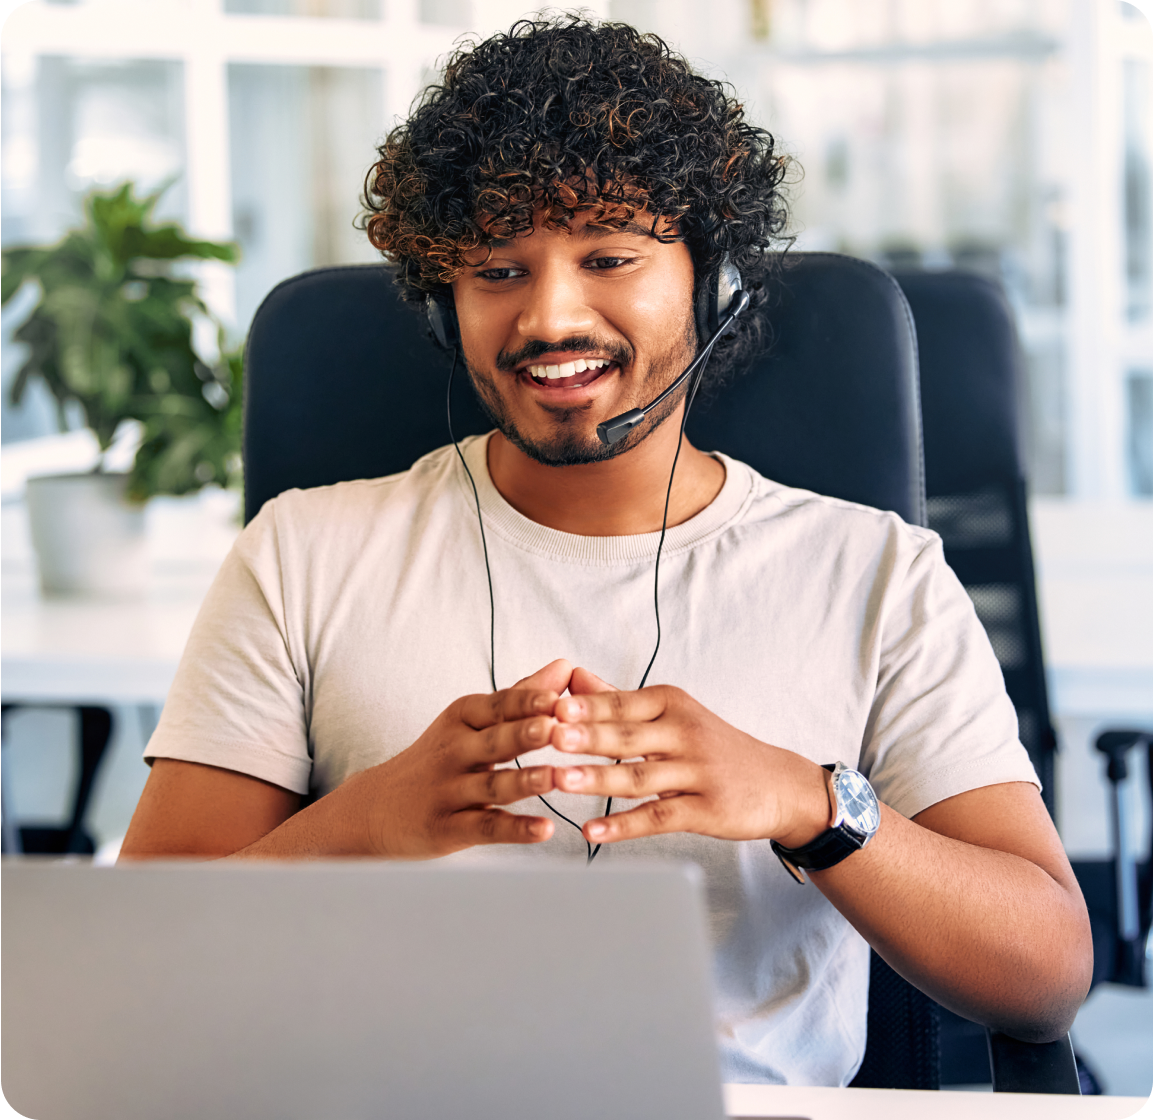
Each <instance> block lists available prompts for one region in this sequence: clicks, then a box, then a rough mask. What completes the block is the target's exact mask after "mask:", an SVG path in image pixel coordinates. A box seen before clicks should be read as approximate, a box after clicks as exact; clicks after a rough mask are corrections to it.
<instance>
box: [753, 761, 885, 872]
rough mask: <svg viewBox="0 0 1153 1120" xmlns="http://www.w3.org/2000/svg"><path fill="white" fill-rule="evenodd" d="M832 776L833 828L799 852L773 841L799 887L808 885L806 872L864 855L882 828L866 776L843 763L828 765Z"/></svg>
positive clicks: (786, 868)
mask: <svg viewBox="0 0 1153 1120" xmlns="http://www.w3.org/2000/svg"><path fill="white" fill-rule="evenodd" d="M824 768H825V769H826V770H829V771H831V772H832V775H833V778H832V782H833V799H834V801H835V802H836V804H837V811H836V815H835V816H834V817H833V823H832V826H831V827H830V828H829V830H828V831H827V832H822V833H821V835H820V836H818V837H817V838H816V839H815V840H811V841H809V843H807V844H803V845H801V847H799V848H786V847H785V846H784V845H782V844H778V843H777V842H776V841H775V840H772V841H770V843H771V844H772V847H773V851H774V852H776V853H777V859H779V860H780V861H781V863H783V864H784V865H785V870H786V871H787V872H788V873H789V874H790V875H792V877H793V878H794V879H796V881H797V882H798V883H804V881H805V876H804V875H803V874H802V869H804V870H805V871H824V870H825V869H826V868H829V867H835V866H836V865H837V864H838V863H840V862H841V860H843V859H844V858H845V857H846V856H851V855H852V854H853V853H854V852H857V851H860V850H861V848H863V847H864V846H865V845H866V844H867V843H868V842H869V841H870V840H872V838H873V837H874V836H876V835H877V829H878V828H880V826H881V806H880V805H879V803H878V802H877V795H876V794H875V793H874V792H873V787H872V786H871V785H869V780H868V779H867V778H866V777H865V775H864V774H860V773H858V772H857V771H856V770H850V769H849V768H848V767H847V766H846V765H845V764H844V763H843V762H838V763H837V764H836V765H834V764H833V763H831V762H829V763H826V764H825V767H824Z"/></svg>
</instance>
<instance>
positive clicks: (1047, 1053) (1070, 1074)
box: [986, 1031, 1081, 1096]
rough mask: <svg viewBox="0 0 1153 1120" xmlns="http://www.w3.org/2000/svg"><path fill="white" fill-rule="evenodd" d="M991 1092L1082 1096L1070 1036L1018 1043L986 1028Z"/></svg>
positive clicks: (1005, 1035)
mask: <svg viewBox="0 0 1153 1120" xmlns="http://www.w3.org/2000/svg"><path fill="white" fill-rule="evenodd" d="M986 1033H987V1035H988V1037H989V1068H990V1069H991V1070H992V1073H993V1092H994V1093H1066V1094H1070V1095H1073V1096H1080V1095H1081V1082H1080V1080H1079V1079H1078V1077H1077V1060H1076V1059H1075V1058H1074V1057H1073V1043H1072V1042H1071V1041H1070V1039H1069V1036H1068V1035H1065V1036H1064V1037H1063V1038H1059V1039H1057V1040H1056V1041H1055V1042H1040V1043H1037V1042H1018V1041H1017V1039H1015V1038H1010V1037H1009V1036H1008V1035H1007V1034H1001V1032H1000V1031H987V1032H986Z"/></svg>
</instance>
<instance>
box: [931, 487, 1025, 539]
mask: <svg viewBox="0 0 1153 1120" xmlns="http://www.w3.org/2000/svg"><path fill="white" fill-rule="evenodd" d="M925 508H926V512H927V513H928V515H929V528H930V529H933V530H935V531H936V532H938V533H940V534H941V540H942V541H943V542H944V544H945V547H946V548H998V547H1005V546H1006V545H1012V543H1013V536H1014V533H1013V511H1012V509H1011V508H1010V506H1009V503H1008V502H1007V501H1006V500H1005V495H1004V494H1003V493H1001V492H1000V491H997V490H982V491H978V492H977V493H975V494H948V495H945V496H937V497H933V498H927V499H926V501H925Z"/></svg>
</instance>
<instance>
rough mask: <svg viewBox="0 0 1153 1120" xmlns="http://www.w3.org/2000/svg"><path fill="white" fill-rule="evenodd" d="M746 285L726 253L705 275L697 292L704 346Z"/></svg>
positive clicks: (699, 329) (697, 306) (701, 339)
mask: <svg viewBox="0 0 1153 1120" xmlns="http://www.w3.org/2000/svg"><path fill="white" fill-rule="evenodd" d="M744 286H745V285H744V281H743V280H742V279H741V274H740V272H738V271H737V266H736V265H735V264H733V262H732V261H731V260H729V255H728V253H726V254H725V255H724V257H723V258H722V259H721V263H720V264H719V265H717V267H716V268H715V269H714V270H713V271H712V272H710V273H709V275H708V276H707V277H705V282H704V283H703V284H702V285H701V288H700V291H699V292H697V301H696V307H695V311H696V317H697V338H698V339H699V341H700V345H702V346H703V345H704V344H705V340H706V339H709V338H712V337H713V335H714V334H716V333H717V329H718V328H719V327H720V325H721V319H723V318H724V316H725V312H726V311H728V309H729V305H730V304H731V303H732V302H733V296H735V295H736V294H737V292H738V291H740V290H741V289H742V288H743V287H744Z"/></svg>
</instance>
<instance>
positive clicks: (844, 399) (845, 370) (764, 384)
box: [687, 253, 925, 525]
mask: <svg viewBox="0 0 1153 1120" xmlns="http://www.w3.org/2000/svg"><path fill="white" fill-rule="evenodd" d="M770 308H771V310H770V316H769V317H770V323H771V325H772V330H773V340H772V344H771V346H770V348H769V350H768V352H767V353H766V354H765V355H764V356H763V357H762V358H760V359H759V360H758V361H757V362H755V363H754V364H753V367H752V368H751V369H750V370H748V372H746V373H745V374H743V375H741V376H740V377H738V379H737V380H736V382H735V383H734V384H732V385H730V386H727V387H725V388H723V389H720V390H718V391H717V392H716V393H715V394H714V395H713V399H707V398H706V399H704V400H702V401H700V402H698V403H697V404H696V405H695V406H694V408H693V412H692V413H691V414H690V417H689V422H688V425H687V429H688V432H689V435H690V437H691V438H692V441H693V443H694V444H695V445H696V446H697V447H700V448H703V449H706V450H717V451H724V452H726V453H727V454H730V455H732V456H734V457H735V458H737V459H741V460H742V461H744V462H746V463H748V464H749V465H750V466H753V467H755V468H756V469H757V470H758V471H760V472H761V474H763V475H765V476H767V477H768V478H772V479H775V480H776V481H777V482H783V483H785V484H787V485H789V486H799V487H802V488H804V489H806V490H815V491H816V492H817V493H819V494H830V495H832V496H833V497H836V498H845V499H847V500H849V501H853V502H860V503H862V504H863V505H868V506H875V507H876V508H878V509H891V510H895V511H896V512H897V513H899V514H900V515H901V516H902V517H903V518H904V519H905V520H906V521H909V522H911V523H913V524H915V525H924V524H925V506H924V500H925V499H924V475H923V471H924V468H923V465H922V458H921V421H920V401H919V396H918V394H919V388H918V379H917V340H916V335H915V334H914V332H913V326H912V320H911V318H910V315H909V308H908V305H907V304H906V302H905V300H904V299H903V298H901V293H900V291H899V289H898V288H897V286H896V284H895V283H894V282H893V279H892V277H891V276H889V274H888V273H887V272H883V271H882V270H881V269H879V268H877V267H876V266H875V265H872V264H869V263H868V262H867V261H862V260H857V259H856V258H855V257H845V256H841V255H839V254H837V253H798V254H795V255H790V256H788V257H786V263H785V267H784V269H783V272H782V274H781V275H780V276H779V277H777V278H776V279H775V280H774V281H772V285H771V289H770Z"/></svg>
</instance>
